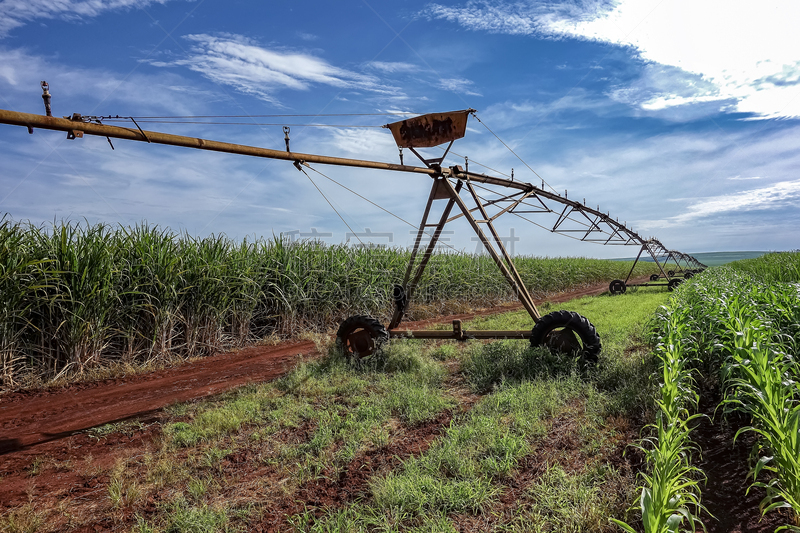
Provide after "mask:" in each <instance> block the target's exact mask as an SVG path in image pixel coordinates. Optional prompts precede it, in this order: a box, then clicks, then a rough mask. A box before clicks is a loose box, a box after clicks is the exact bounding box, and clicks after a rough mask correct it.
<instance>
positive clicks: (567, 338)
mask: <svg viewBox="0 0 800 533" xmlns="http://www.w3.org/2000/svg"><path fill="white" fill-rule="evenodd" d="M568 332H569V333H568ZM570 333H572V335H570ZM530 340H531V346H545V347H547V348H550V350H551V351H557V352H562V353H563V352H580V357H581V359H583V361H584V362H586V363H592V364H593V363H596V362H597V358H598V356H599V355H600V349H601V347H602V346H601V344H600V335H598V334H597V330H596V329H595V328H594V326H593V325H592V323H591V322H589V320H587V319H586V317H583V316H581V315H579V314H578V313H575V312H572V311H554V312H552V313H550V314H547V315H544V316H543V317H542V318H541V319H539V321H538V322H537V323H536V325H535V326H533V329H532V330H531V337H530Z"/></svg>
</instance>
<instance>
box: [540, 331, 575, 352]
mask: <svg viewBox="0 0 800 533" xmlns="http://www.w3.org/2000/svg"><path fill="white" fill-rule="evenodd" d="M544 342H545V345H546V346H547V347H548V348H549V349H550V351H551V352H559V353H574V352H580V351H581V350H583V346H581V343H580V341H579V340H578V337H577V336H576V335H575V333H574V332H573V331H572V330H571V329H567V328H564V329H560V330H556V331H551V332H550V333H548V334H547V337H545V341H544Z"/></svg>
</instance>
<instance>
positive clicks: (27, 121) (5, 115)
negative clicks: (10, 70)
mask: <svg viewBox="0 0 800 533" xmlns="http://www.w3.org/2000/svg"><path fill="white" fill-rule="evenodd" d="M76 116H79V115H76ZM0 124H10V125H13V126H24V127H26V128H28V129H29V131H31V129H32V128H41V129H47V130H55V131H65V132H67V134H68V135H69V137H70V138H74V137H75V136H81V134H83V133H86V134H88V135H97V136H100V137H108V138H112V137H113V138H115V139H126V140H130V141H140V142H150V143H154V144H165V145H170V146H183V147H185V148H195V149H198V150H209V151H213V152H224V153H230V154H241V155H248V156H253V157H264V158H269V159H280V160H283V161H305V162H306V163H319V164H324V165H338V166H347V167H359V168H371V169H376V170H391V171H396V172H411V173H415V174H426V175H428V176H431V177H436V176H445V177H451V178H455V179H462V180H466V181H473V182H477V183H484V184H487V185H497V186H500V187H506V188H510V189H516V190H519V191H525V192H528V193H531V194H532V195H536V196H540V197H542V198H546V199H549V200H553V201H556V202H559V203H561V204H563V205H565V206H567V207H572V208H573V209H576V210H579V211H583V212H585V213H590V214H592V215H595V216H599V217H601V218H602V219H603V221H604V222H606V223H607V224H609V225H610V226H613V227H615V228H617V230H618V231H619V232H620V233H624V234H626V235H628V236H629V238H630V239H631V240H632V241H633V242H634V243H637V244H644V242H645V241H644V239H642V237H641V236H639V234H637V233H636V232H634V231H632V230H631V229H629V228H627V227H625V225H624V224H620V223H618V222H615V221H614V220H613V219H611V218H610V217H609V216H607V215H606V214H605V213H601V212H600V211H599V210H594V209H592V208H590V207H586V206H583V205H582V204H579V203H578V202H575V201H572V200H568V199H567V198H565V197H562V196H560V195H559V194H555V193H552V192H549V191H545V190H544V189H543V188H539V187H535V186H534V185H532V184H530V183H524V182H519V181H511V180H508V179H505V178H498V177H495V176H487V175H486V174H478V173H475V172H469V171H464V170H463V169H462V168H461V167H459V166H454V167H452V168H441V169H440V168H438V167H435V168H427V167H415V166H410V165H396V164H393V163H383V162H380V161H366V160H361V159H349V158H344V157H331V156H324V155H315V154H304V153H299V152H288V151H282V150H272V149H269V148H259V147H255V146H247V145H242V144H233V143H225V142H219V141H210V140H207V139H201V138H198V137H185V136H182V135H172V134H169V133H160V132H156V131H145V130H142V129H140V128H136V129H134V128H123V127H120V126H108V125H105V124H95V123H91V122H83V121H82V120H71V119H68V118H58V117H47V116H44V115H35V114H31V113H20V112H18V111H10V110H6V109H0Z"/></svg>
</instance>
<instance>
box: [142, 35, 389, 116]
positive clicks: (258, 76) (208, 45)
mask: <svg viewBox="0 0 800 533" xmlns="http://www.w3.org/2000/svg"><path fill="white" fill-rule="evenodd" d="M186 38H187V39H189V40H191V41H192V42H193V43H194V46H193V48H192V51H191V53H190V56H189V58H188V59H184V60H179V61H175V62H173V63H161V62H159V63H153V64H154V65H155V66H171V65H182V66H187V67H189V68H190V69H192V70H194V71H195V72H199V73H200V74H202V75H203V76H205V77H207V78H209V79H210V80H212V81H214V82H216V83H220V84H223V85H229V86H232V87H235V88H236V89H237V90H239V91H241V92H243V93H246V94H251V95H254V96H256V97H258V98H261V99H263V100H266V101H268V102H272V103H276V104H277V103H279V102H278V101H277V99H276V97H275V93H276V92H277V91H279V90H281V89H292V90H308V89H310V88H311V86H312V84H321V85H329V86H332V87H337V88H341V89H354V90H364V91H370V92H375V93H382V94H389V95H393V94H396V93H397V92H398V91H397V89H395V88H393V87H389V86H386V85H383V84H381V82H380V80H379V79H378V78H376V77H375V76H369V75H364V74H360V73H357V72H353V71H349V70H346V69H343V68H339V67H335V66H333V65H331V64H329V63H328V62H326V61H325V60H323V59H320V58H318V57H314V56H312V55H309V54H305V53H300V52H289V51H284V50H271V49H267V48H263V47H261V46H259V45H258V44H256V43H255V42H253V41H251V40H249V39H247V38H245V37H242V36H239V35H228V34H226V35H219V36H212V35H206V34H198V35H188V36H186Z"/></svg>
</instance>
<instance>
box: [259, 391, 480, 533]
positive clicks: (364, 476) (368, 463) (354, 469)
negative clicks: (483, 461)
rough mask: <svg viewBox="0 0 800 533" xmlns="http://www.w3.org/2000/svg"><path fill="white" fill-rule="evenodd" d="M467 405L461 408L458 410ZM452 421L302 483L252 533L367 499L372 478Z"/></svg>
mask: <svg viewBox="0 0 800 533" xmlns="http://www.w3.org/2000/svg"><path fill="white" fill-rule="evenodd" d="M469 407H471V405H468V406H462V411H463V410H465V409H468V408H469ZM452 419H453V412H452V411H448V412H444V413H442V414H440V415H439V416H437V417H436V418H434V419H432V420H429V421H427V422H424V423H422V424H419V425H417V426H415V427H412V428H409V429H407V430H406V431H405V432H404V435H402V436H401V438H399V439H393V440H392V443H391V444H388V445H386V446H383V447H381V448H376V449H373V450H368V451H367V452H365V453H362V454H359V455H357V456H356V457H355V458H354V459H353V460H352V461H350V463H348V465H347V467H346V468H345V469H344V470H343V471H342V472H340V473H339V474H338V475H336V477H335V478H330V477H322V478H319V479H315V480H313V481H310V482H307V483H304V484H303V485H301V486H300V488H299V490H298V491H297V492H296V493H294V494H292V495H290V496H289V497H287V498H283V499H281V500H279V501H276V502H273V503H271V504H270V505H269V506H268V507H267V508H266V509H264V510H263V514H264V519H263V520H262V521H261V522H260V523H259V524H257V525H255V526H251V527H250V531H253V532H256V533H278V532H283V531H289V530H291V529H292V526H291V524H290V523H289V521H288V520H289V518H290V517H292V516H294V515H297V514H300V513H303V512H310V513H311V514H312V515H313V516H314V519H315V520H316V519H319V518H321V517H322V516H324V515H325V513H327V512H328V511H329V510H331V509H335V508H339V507H343V506H345V505H348V504H350V503H353V502H355V501H357V500H359V499H361V498H365V497H368V496H369V484H370V481H371V480H372V479H373V478H374V477H375V476H380V475H382V474H386V473H388V472H390V471H391V470H393V469H394V468H396V467H398V466H400V465H401V464H402V463H403V461H405V460H407V459H409V458H411V457H417V456H420V455H422V454H424V453H425V452H426V451H427V450H428V448H430V446H431V444H433V442H434V440H436V438H437V437H438V436H439V435H441V434H442V433H443V431H444V430H445V429H446V428H447V427H448V425H449V424H450V421H451V420H452Z"/></svg>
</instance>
